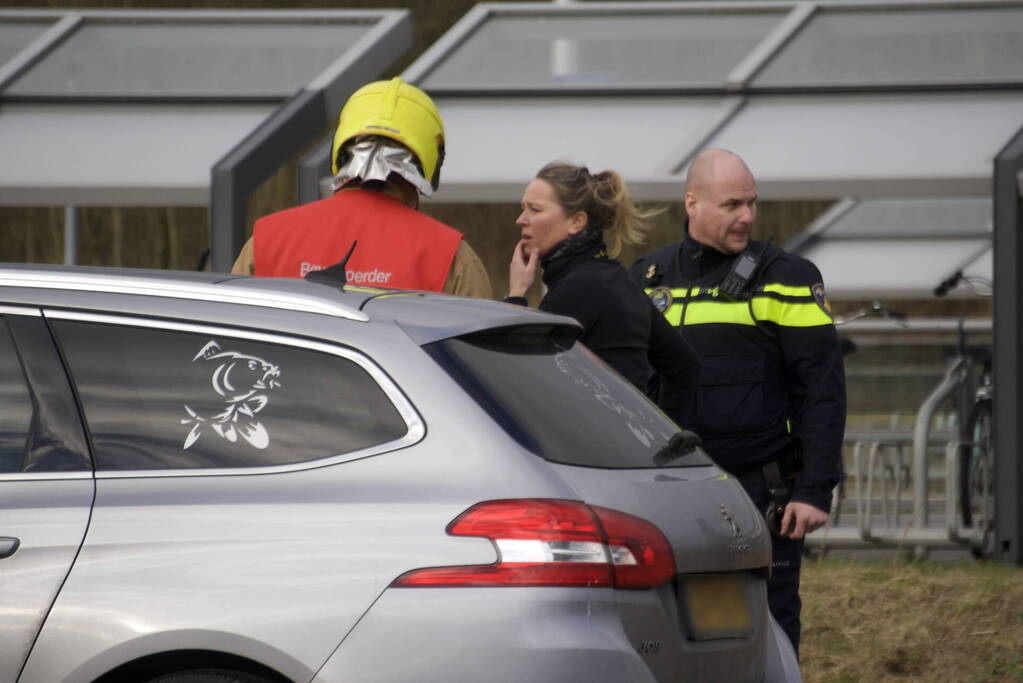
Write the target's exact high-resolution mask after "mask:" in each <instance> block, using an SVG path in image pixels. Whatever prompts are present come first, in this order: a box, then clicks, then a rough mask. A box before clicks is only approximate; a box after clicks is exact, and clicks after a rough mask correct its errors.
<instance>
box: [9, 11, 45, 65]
mask: <svg viewBox="0 0 1023 683" xmlns="http://www.w3.org/2000/svg"><path fill="white" fill-rule="evenodd" d="M50 24H51V22H46V21H17V22H3V23H0V66H3V64H4V62H6V61H7V60H8V59H10V58H11V57H13V56H14V55H16V54H18V53H19V52H21V51H22V50H23V49H25V47H26V46H27V45H28V44H29V43H31V42H32V41H33V40H35V39H36V38H38V37H39V36H40V35H42V33H43V31H45V30H46V29H47V28H49V26H50Z"/></svg>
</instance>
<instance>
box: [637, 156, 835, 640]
mask: <svg viewBox="0 0 1023 683" xmlns="http://www.w3.org/2000/svg"><path fill="white" fill-rule="evenodd" d="M756 202H757V188H756V182H755V181H754V179H753V175H752V173H750V171H749V169H748V168H747V166H746V164H745V163H744V162H743V160H742V159H740V158H739V157H738V156H736V155H735V154H732V153H731V152H728V151H725V150H720V149H709V150H705V151H704V152H702V153H700V154H699V155H698V156H697V157H696V159H694V161H693V163H692V164H691V166H690V169H689V173H688V176H687V177H686V192H685V209H686V214H687V215H688V230H687V234H686V237H685V239H684V240H683V241H682V242H676V243H674V244H671V245H669V246H667V247H665V248H663V249H660V250H658V251H655V252H653V253H650V254H648V255H647V256H646V257H644V258H643V259H641V260H640V261H638V262H636V263H635V264H634V265H633V266H632V268H631V269H630V273H631V275H632V276H633V277H634V278H635V279H636V281H637V282H639V283H640V284H641V285H642V286H643V288H644V289H645V290H646V292H647V293H648V295H649V296H650V297H651V299H652V300H653V301H654V304H655V305H656V306H657V308H658V309H659V310H660V311H661V312H662V313H663V314H664V315H665V316H666V317H667V319H668V321H669V322H670V323H671V324H673V325H675V326H676V327H680V328H685V338H686V340H687V341H688V342H689V345H690V346H691V347H692V348H693V350H694V351H695V353H696V355H697V357H699V359H700V361H701V371H700V377H699V386H698V388H697V398H696V404H695V407H694V410H693V414H692V415H691V418H690V419H689V420H688V422H687V424H689V425H693V426H694V427H695V430H696V431H697V432H698V433H699V434H700V436H701V437H702V438H703V442H704V446H705V448H706V450H707V452H708V453H709V454H710V455H711V457H713V458H714V460H715V461H716V462H717V463H718V464H719V465H721V467H722V468H724V469H725V470H726V471H728V472H729V473H731V474H733V475H734V476H736V477H737V478H738V479H739V480H740V481H741V482H742V484H743V486H744V487H745V489H746V491H747V493H749V495H750V497H751V498H752V499H753V501H754V503H755V504H756V505H757V506H758V507H759V508H760V509H761V510H764V511H765V514H766V516H767V521H768V523H769V524H768V526H769V527H771V528H772V536H773V550H774V560H773V571H772V576H771V579H770V581H769V582H768V602H769V604H770V609H771V613H772V614H773V615H774V617H775V619H776V620H777V621H778V623H779V624H780V625H781V626H782V628H783V629H784V630H785V632H786V633H787V634H788V635H789V638H790V639H791V640H792V644H793V646H794V647H795V649H796V651H797V653H798V650H799V632H800V622H799V612H800V599H799V566H800V559H801V557H802V548H803V538H804V536H805V535H806V534H807V533H810V532H811V531H813V530H815V529H817V528H819V527H821V526H822V525H824V524H825V523H826V522H827V520H828V513H829V511H830V508H831V490H832V489H833V488H834V487H835V485H836V484H837V483H838V481H839V478H840V476H841V449H842V439H843V434H844V430H845V374H844V370H843V366H842V354H841V351H840V347H839V341H838V336H837V334H836V332H835V326H834V324H833V322H832V318H831V313H830V305H829V303H828V300H827V297H826V295H825V292H824V286H823V284H822V281H821V276H820V272H819V271H818V270H817V267H816V266H814V265H813V264H812V263H810V262H809V261H807V260H806V259H803V258H801V257H799V256H796V255H794V254H788V253H786V252H784V251H783V250H782V249H780V248H779V247H776V246H774V245H772V244H770V243H769V242H758V241H753V240H751V239H750V233H751V231H752V230H753V224H754V221H755V219H756V213H757V205H756Z"/></svg>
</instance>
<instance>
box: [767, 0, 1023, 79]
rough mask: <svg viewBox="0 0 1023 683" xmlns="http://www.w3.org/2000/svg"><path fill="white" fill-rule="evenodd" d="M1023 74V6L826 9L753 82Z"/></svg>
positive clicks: (973, 77) (1005, 76) (1012, 77)
mask: <svg viewBox="0 0 1023 683" xmlns="http://www.w3.org/2000/svg"><path fill="white" fill-rule="evenodd" d="M1021 81H1023V7H969V8H965V7H964V8H934V7H930V8H928V7H919V8H905V9H903V8H900V9H885V10H881V9H870V10H863V9H860V10H846V9H837V8H822V9H821V10H819V11H818V13H817V14H816V15H815V16H814V17H813V19H812V20H811V21H810V22H809V23H808V24H807V25H806V26H805V27H804V28H803V30H802V31H800V33H799V34H798V35H797V36H796V37H795V38H794V39H793V40H792V42H791V43H789V45H788V46H787V47H786V48H785V49H784V50H783V51H782V52H781V53H780V54H778V56H777V57H775V58H774V59H773V60H772V61H771V62H770V63H769V64H768V65H767V67H766V68H765V69H764V70H763V71H762V72H761V74H760V75H759V76H757V77H756V78H755V79H754V81H753V87H758V86H759V87H779V86H797V87H819V86H831V85H842V86H855V85H895V84H907V85H935V84H962V83H992V82H994V83H1001V82H1013V83H1019V82H1021Z"/></svg>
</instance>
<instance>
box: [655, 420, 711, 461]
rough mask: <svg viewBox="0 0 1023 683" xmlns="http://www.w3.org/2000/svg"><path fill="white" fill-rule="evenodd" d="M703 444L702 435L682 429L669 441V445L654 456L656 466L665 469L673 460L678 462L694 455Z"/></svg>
mask: <svg viewBox="0 0 1023 683" xmlns="http://www.w3.org/2000/svg"><path fill="white" fill-rule="evenodd" d="M702 443H703V441H702V440H701V439H700V435H699V434H697V433H696V432H690V431H688V430H685V429H680V430H679V431H677V432H675V434H674V436H672V437H671V438H670V439H668V443H666V444H665V445H664V447H663V448H661V450H659V451H657V453H655V454H654V464H655V465H657V466H658V467H664V466H665V465H667V464H668V463H669V462H671V461H672V460H678V459H679V458H681V457H684V456H687V455H689V454H691V453H693V452H694V451H696V449H697V448H699V447H700V445H701V444H702Z"/></svg>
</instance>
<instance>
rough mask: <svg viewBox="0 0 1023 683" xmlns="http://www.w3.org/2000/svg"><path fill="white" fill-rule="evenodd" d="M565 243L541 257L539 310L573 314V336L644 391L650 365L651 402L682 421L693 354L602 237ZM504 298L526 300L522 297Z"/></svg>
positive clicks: (695, 366) (695, 368) (694, 368)
mask: <svg viewBox="0 0 1023 683" xmlns="http://www.w3.org/2000/svg"><path fill="white" fill-rule="evenodd" d="M563 244H564V243H563ZM567 246H568V247H569V248H568V249H564V250H563V249H559V248H558V247H555V249H553V250H552V252H551V255H550V256H549V257H545V258H544V259H543V261H542V265H543V269H544V270H543V281H544V283H545V284H546V285H547V294H546V295H545V296H544V298H543V300H541V301H540V310H542V311H547V312H550V313H557V314H559V315H565V316H569V317H572V318H575V319H576V320H578V321H579V322H580V323H581V324H582V326H583V332H582V335H581V336H580V338H579V341H581V342H582V343H583V344H585V345H586V346H587V347H588V348H589V349H590V350H591V351H593V352H594V353H595V354H596V355H597V356H598V357H599V358H601V359H602V360H603V361H604V362H605V363H607V364H608V365H610V366H611V367H612V368H614V369H615V370H617V371H618V373H619V374H621V375H622V376H623V377H625V378H626V379H627V380H629V381H630V382H631V383H632V384H633V385H635V386H636V387H637V388H639V389H640V390H641V391H644V392H647V390H648V387H649V385H650V380H651V378H652V377H653V376H654V371H655V369H656V372H657V375H659V377H660V390H659V392H658V395H657V403H658V405H659V406H660V407H661V409H662V410H663V411H664V412H665V413H666V414H667V415H668V416H669V417H671V418H672V419H673V420H675V422H677V423H678V424H679V425H684V423H683V422H682V419H683V417H684V416H686V415H688V414H690V412H691V406H692V401H693V392H694V390H695V387H696V378H697V376H698V374H699V361H698V360H697V358H696V356H695V355H694V354H693V352H692V350H691V349H690V348H689V346H688V345H687V344H686V342H685V340H684V339H682V337H681V336H680V335H679V333H678V331H677V330H675V329H673V328H672V327H671V325H669V324H668V323H667V321H665V320H664V318H663V317H662V316H661V315H659V314H658V312H657V310H656V309H655V308H654V307H653V305H652V304H651V303H650V300H649V299H648V298H647V297H646V296H644V294H643V292H642V290H640V289H639V287H637V286H636V284H635V283H634V282H633V281H632V280H631V279H630V278H629V276H628V273H626V271H625V269H624V268H622V266H621V264H620V263H618V261H615V260H613V259H609V258H608V257H607V254H606V251H605V249H604V244H603V242H602V241H596V242H590V243H589V244H586V243H582V244H579V245H578V248H575V249H573V248H571V247H572V246H573V245H567ZM506 301H508V302H510V303H517V304H520V305H525V304H526V300H525V299H524V298H522V297H509V298H508V299H506Z"/></svg>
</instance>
